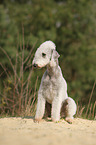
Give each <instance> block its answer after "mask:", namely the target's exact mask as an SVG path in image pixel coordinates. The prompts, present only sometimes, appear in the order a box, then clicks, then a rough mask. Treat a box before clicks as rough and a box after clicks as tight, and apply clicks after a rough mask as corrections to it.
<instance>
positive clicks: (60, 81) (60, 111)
mask: <svg viewBox="0 0 96 145" xmlns="http://www.w3.org/2000/svg"><path fill="white" fill-rule="evenodd" d="M59 56H60V55H59V54H58V52H57V51H56V46H55V44H54V43H53V42H52V41H46V42H44V43H42V44H41V45H40V47H39V48H38V49H37V51H36V53H35V57H34V59H33V62H32V65H33V66H34V67H39V68H42V67H45V66H47V70H46V71H45V73H44V75H43V77H42V80H41V84H40V88H39V92H38V102H37V110H36V115H35V121H36V122H39V121H40V120H41V119H42V118H43V116H44V113H45V106H46V108H47V111H48V112H47V113H49V112H50V113H51V118H52V121H54V122H58V121H59V120H60V115H61V117H65V120H66V121H67V122H69V123H72V119H73V116H74V115H75V113H76V104H75V101H74V100H73V99H72V98H70V97H68V94H67V83H66V81H65V79H64V78H63V75H62V72H61V68H60V66H59V64H58V58H59ZM50 104H51V105H52V107H51V105H50ZM50 107H51V109H50ZM48 115H49V114H48Z"/></svg>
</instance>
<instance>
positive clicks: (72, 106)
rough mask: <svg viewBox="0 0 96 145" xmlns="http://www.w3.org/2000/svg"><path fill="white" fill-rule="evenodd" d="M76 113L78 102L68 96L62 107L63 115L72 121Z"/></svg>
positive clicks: (68, 120)
mask: <svg viewBox="0 0 96 145" xmlns="http://www.w3.org/2000/svg"><path fill="white" fill-rule="evenodd" d="M75 113H76V103H75V101H74V100H73V99H72V98H70V97H68V98H67V99H66V100H65V101H64V102H63V105H62V108H61V117H65V120H66V121H67V122H68V123H72V120H73V118H74V117H73V116H74V115H75Z"/></svg>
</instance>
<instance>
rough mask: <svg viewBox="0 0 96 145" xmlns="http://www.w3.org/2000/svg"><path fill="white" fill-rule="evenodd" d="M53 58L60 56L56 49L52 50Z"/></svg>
mask: <svg viewBox="0 0 96 145" xmlns="http://www.w3.org/2000/svg"><path fill="white" fill-rule="evenodd" d="M53 57H54V59H58V58H59V57H60V55H59V53H58V52H57V51H56V50H53Z"/></svg>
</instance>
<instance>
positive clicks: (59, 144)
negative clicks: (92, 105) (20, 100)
mask: <svg viewBox="0 0 96 145" xmlns="http://www.w3.org/2000/svg"><path fill="white" fill-rule="evenodd" d="M0 145H96V120H94V121H90V120H84V119H79V118H77V119H74V121H73V124H68V123H67V122H65V121H64V120H60V122H59V123H54V122H51V121H50V120H49V121H45V120H42V121H41V122H40V123H34V121H33V119H32V118H31V117H29V118H20V117H19V118H16V117H13V118H1V119H0Z"/></svg>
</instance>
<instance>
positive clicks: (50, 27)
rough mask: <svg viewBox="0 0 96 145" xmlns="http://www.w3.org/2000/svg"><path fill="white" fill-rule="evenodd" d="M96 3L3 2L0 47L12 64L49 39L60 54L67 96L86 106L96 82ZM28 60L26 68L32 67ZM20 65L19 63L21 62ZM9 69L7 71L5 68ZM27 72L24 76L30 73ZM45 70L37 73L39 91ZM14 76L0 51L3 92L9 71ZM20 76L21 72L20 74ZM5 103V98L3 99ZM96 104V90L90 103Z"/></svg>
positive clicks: (52, 0)
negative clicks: (18, 56) (22, 53)
mask: <svg viewBox="0 0 96 145" xmlns="http://www.w3.org/2000/svg"><path fill="white" fill-rule="evenodd" d="M23 37H24V38H23ZM23 39H24V40H23ZM95 39H96V2H95V0H93V1H92V0H73V1H72V0H46V1H45V0H7V1H6V0H1V1H0V47H1V48H3V49H4V50H5V51H6V52H7V54H8V56H9V57H10V58H11V60H12V63H13V64H15V60H16V54H17V53H18V54H19V55H20V53H21V51H22V48H24V57H25V58H26V57H27V56H28V54H29V53H30V51H31V48H34V49H33V51H32V56H33V55H34V53H35V51H36V49H37V47H38V46H39V45H40V44H41V43H42V42H44V41H46V40H52V41H53V42H54V43H55V44H56V47H57V48H56V49H57V51H58V52H59V54H60V59H59V62H60V66H61V69H62V72H63V75H64V78H65V79H66V80H67V83H68V94H69V96H71V97H72V98H74V99H75V100H76V101H79V103H81V104H83V105H87V104H88V101H89V97H90V94H91V90H92V87H93V84H94V82H95V79H96V40H95ZM31 62H32V57H31V61H29V62H28V61H27V63H28V64H27V65H31ZM18 65H20V63H19V62H18ZM2 66H3V67H4V68H6V71H5V70H4V68H3V67H2ZM30 70H31V68H30V69H27V71H26V72H25V73H24V75H25V76H24V77H25V78H26V76H27V75H28V74H29V72H30ZM44 70H45V69H42V70H34V71H33V73H32V77H31V87H32V88H33V90H34V87H35V85H34V84H35V81H36V77H37V75H38V76H39V79H38V85H37V90H38V88H39V84H40V80H41V77H42V75H43V72H44ZM7 71H8V72H10V73H11V74H12V75H13V77H14V73H12V71H13V70H12V66H11V65H10V61H9V60H8V57H6V55H5V54H4V52H3V51H2V50H1V49H0V93H1V94H2V92H3V91H4V89H5V88H4V83H5V82H6V80H7V81H8V79H9V78H7V75H6V72H7ZM17 73H19V72H17ZM0 99H1V100H2V96H0ZM95 101H96V91H94V92H93V96H92V99H91V102H93V103H94V102H95Z"/></svg>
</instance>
